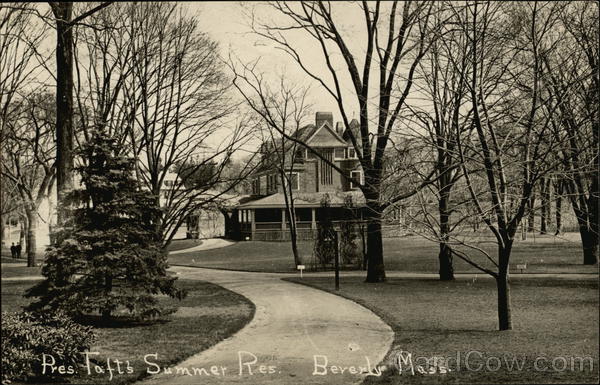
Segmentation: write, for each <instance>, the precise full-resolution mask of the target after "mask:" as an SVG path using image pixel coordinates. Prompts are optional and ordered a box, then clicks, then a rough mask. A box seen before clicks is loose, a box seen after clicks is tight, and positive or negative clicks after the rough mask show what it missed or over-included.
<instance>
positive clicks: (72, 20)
mask: <svg viewBox="0 0 600 385" xmlns="http://www.w3.org/2000/svg"><path fill="white" fill-rule="evenodd" d="M48 4H49V5H50V9H51V10H52V13H53V15H54V22H55V24H56V162H57V165H56V166H57V171H56V174H57V178H56V185H57V186H56V187H57V192H58V203H57V208H58V211H57V213H58V219H57V220H58V223H59V224H60V223H62V222H63V217H64V215H65V212H64V209H63V206H64V205H63V203H64V197H65V196H66V194H67V193H68V192H69V191H70V190H71V189H72V188H73V156H74V155H73V137H74V133H73V111H74V110H73V46H74V39H73V30H74V27H75V25H77V24H78V23H82V22H83V21H84V20H85V19H86V18H87V17H88V16H90V15H92V14H94V13H95V12H98V11H99V10H101V9H103V8H105V7H107V6H108V5H110V2H105V3H101V4H99V5H97V6H94V7H92V8H90V9H87V10H85V11H82V13H81V14H79V15H78V16H75V17H73V2H70V1H65V2H49V3H48Z"/></svg>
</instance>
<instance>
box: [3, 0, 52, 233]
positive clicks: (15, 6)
mask: <svg viewBox="0 0 600 385" xmlns="http://www.w3.org/2000/svg"><path fill="white" fill-rule="evenodd" d="M34 7H35V5H34V4H21V3H17V2H14V3H11V2H6V3H2V4H0V143H2V144H5V143H6V142H7V141H8V140H9V138H8V135H9V131H11V130H12V128H14V127H11V128H10V129H9V127H8V125H9V124H10V122H11V120H12V119H13V118H14V116H15V115H18V114H19V113H20V112H19V111H16V110H20V108H21V106H22V103H21V102H19V101H17V100H16V99H22V98H23V97H24V96H26V94H27V93H28V92H30V91H31V90H32V89H33V88H34V87H32V81H33V80H34V78H35V75H36V71H37V69H38V68H39V67H40V63H39V62H36V60H35V59H36V58H37V53H38V49H39V46H40V43H41V41H42V39H43V37H44V35H45V32H46V26H45V24H43V23H42V22H40V21H39V20H38V19H37V17H36V16H35V15H34ZM11 151H12V149H10V148H8V147H5V146H3V147H2V151H1V152H0V163H1V164H3V165H6V164H10V163H11V159H8V156H9V154H10V152H11ZM10 187H15V185H14V183H12V182H10V181H9V180H8V179H5V178H4V173H2V174H1V175H0V189H1V190H2V200H1V201H0V227H2V230H3V229H4V222H5V217H4V215H5V214H7V213H8V212H10V211H12V208H14V207H16V205H11V204H8V202H11V201H12V202H15V201H16V195H18V194H16V195H11V194H15V193H16V192H17V190H16V189H12V188H10ZM3 235H4V233H3V231H2V235H0V238H1V237H2V236H3Z"/></svg>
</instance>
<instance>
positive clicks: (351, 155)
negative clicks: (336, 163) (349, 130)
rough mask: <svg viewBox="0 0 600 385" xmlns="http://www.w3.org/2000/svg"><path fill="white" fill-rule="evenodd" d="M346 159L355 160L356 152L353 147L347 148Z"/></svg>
mask: <svg viewBox="0 0 600 385" xmlns="http://www.w3.org/2000/svg"><path fill="white" fill-rule="evenodd" d="M347 158H348V159H356V150H355V149H354V147H348V156H347Z"/></svg>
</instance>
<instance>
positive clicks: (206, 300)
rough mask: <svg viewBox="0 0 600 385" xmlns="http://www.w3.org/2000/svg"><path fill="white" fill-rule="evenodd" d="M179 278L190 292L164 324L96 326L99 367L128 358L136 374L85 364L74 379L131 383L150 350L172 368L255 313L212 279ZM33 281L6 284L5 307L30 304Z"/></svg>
mask: <svg viewBox="0 0 600 385" xmlns="http://www.w3.org/2000/svg"><path fill="white" fill-rule="evenodd" d="M178 282H179V285H180V286H181V287H183V288H186V289H187V290H188V296H187V298H185V299H184V300H182V301H181V302H179V303H177V304H178V305H179V306H180V308H179V311H178V312H177V313H175V314H173V315H170V316H168V317H167V318H165V319H164V320H163V322H153V323H148V324H142V325H136V326H133V325H123V324H121V325H118V324H115V325H113V326H111V327H100V328H96V329H95V330H96V334H97V337H98V339H97V343H96V344H95V345H94V346H93V347H92V349H91V350H90V351H92V352H100V356H97V357H98V358H97V359H96V360H95V361H96V362H97V363H98V364H100V365H101V363H102V362H104V366H106V359H107V358H110V359H111V361H112V362H111V364H112V366H113V367H114V359H119V360H120V361H121V362H124V361H126V360H129V362H130V366H131V367H133V368H134V372H133V373H131V374H121V375H116V374H115V377H114V378H113V379H112V381H109V376H108V374H101V375H97V374H95V373H94V372H92V375H88V374H87V370H86V369H85V367H84V368H80V369H79V374H78V375H76V377H75V378H71V379H70V380H71V383H77V384H98V383H109V382H110V383H111V384H115V385H119V384H127V383H132V382H134V381H137V380H139V379H141V378H143V377H145V376H146V364H145V363H144V361H143V357H144V355H145V354H153V353H158V359H157V360H155V359H154V358H152V361H154V362H156V363H157V364H159V365H160V366H161V367H163V366H173V365H175V364H176V363H178V362H181V361H182V360H184V359H186V358H188V357H190V356H192V355H194V354H196V353H198V352H200V351H202V350H205V349H207V348H209V347H211V346H213V345H214V344H216V343H217V342H219V341H221V340H223V339H225V338H227V337H229V336H230V335H232V334H234V333H235V332H237V331H238V330H240V329H241V328H242V327H243V326H244V325H245V324H246V323H248V322H249V321H250V320H251V319H252V317H253V315H254V305H253V304H252V303H251V302H250V301H248V300H247V299H246V298H244V297H243V296H241V295H239V294H236V293H234V292H231V291H229V290H226V289H224V288H222V287H220V286H217V285H214V284H211V283H208V282H202V281H192V280H181V281H178ZM31 285H33V283H32V282H3V283H2V310H3V311H14V310H18V309H19V308H21V307H22V306H24V305H26V304H27V302H28V300H27V299H25V298H23V297H22V294H23V292H24V291H25V290H26V289H27V288H28V287H30V286H31ZM161 301H162V302H163V303H164V304H166V305H169V304H172V305H175V303H174V302H176V301H175V300H172V299H170V298H167V297H165V298H161ZM82 363H83V360H82ZM92 370H94V369H93V367H92ZM38 383H39V381H38Z"/></svg>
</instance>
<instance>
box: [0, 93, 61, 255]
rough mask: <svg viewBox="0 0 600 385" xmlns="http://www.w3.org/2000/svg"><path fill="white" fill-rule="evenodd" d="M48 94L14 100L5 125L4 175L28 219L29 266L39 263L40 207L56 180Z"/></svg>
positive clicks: (51, 112) (52, 107)
mask: <svg viewBox="0 0 600 385" xmlns="http://www.w3.org/2000/svg"><path fill="white" fill-rule="evenodd" d="M49 96H50V97H51V95H50V94H47V93H43V92H42V93H34V94H32V95H29V96H28V97H27V98H26V99H20V100H19V101H15V103H14V104H15V105H17V104H18V106H13V107H14V108H13V109H12V115H11V116H10V119H9V120H8V122H7V124H6V133H5V137H4V140H3V142H2V152H3V153H4V154H6V155H5V156H6V159H5V161H3V162H2V169H1V172H2V176H3V177H4V178H7V179H9V180H10V181H11V183H12V184H13V185H14V186H15V187H16V191H17V192H18V194H19V198H20V202H21V205H22V208H23V211H24V214H25V222H26V230H25V233H26V236H25V237H26V252H27V265H28V266H35V265H36V250H37V247H36V246H37V240H36V235H37V229H38V222H39V212H38V211H39V208H40V205H41V203H42V201H43V200H44V199H47V198H48V197H49V194H50V191H51V190H52V186H53V184H54V180H55V146H56V144H55V142H54V132H55V131H54V105H53V104H51V103H48V97H49Z"/></svg>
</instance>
